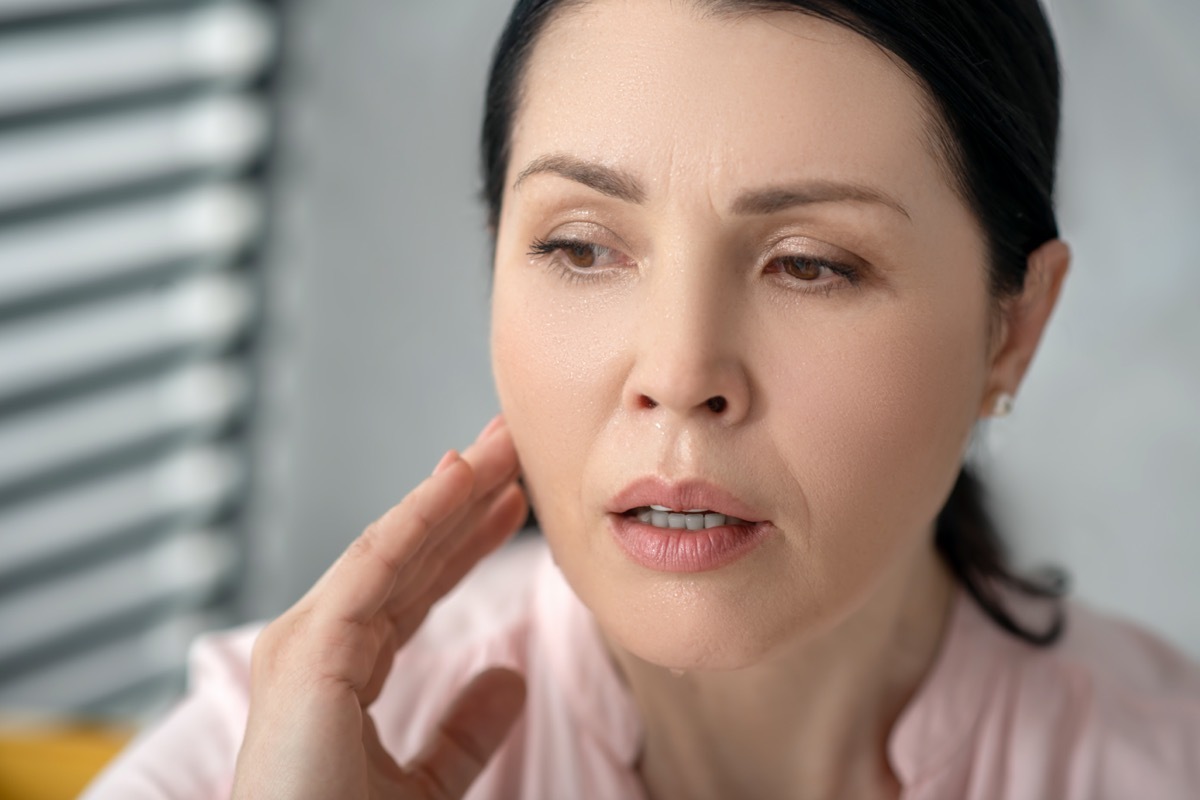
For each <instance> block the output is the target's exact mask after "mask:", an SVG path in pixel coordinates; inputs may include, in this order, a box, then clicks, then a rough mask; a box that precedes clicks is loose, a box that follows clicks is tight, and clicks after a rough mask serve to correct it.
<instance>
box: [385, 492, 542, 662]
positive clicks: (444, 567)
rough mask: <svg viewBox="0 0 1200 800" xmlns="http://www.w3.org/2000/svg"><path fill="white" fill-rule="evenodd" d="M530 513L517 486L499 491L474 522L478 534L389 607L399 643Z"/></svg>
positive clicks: (434, 564)
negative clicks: (435, 604)
mask: <svg viewBox="0 0 1200 800" xmlns="http://www.w3.org/2000/svg"><path fill="white" fill-rule="evenodd" d="M527 513H528V504H527V502H526V500H525V494H524V491H523V490H522V489H521V487H520V486H519V485H517V484H516V483H511V484H509V485H508V486H507V487H504V488H503V489H501V490H499V491H498V492H497V494H496V496H495V497H494V498H493V499H492V501H491V503H490V504H489V506H488V509H487V511H486V512H485V513H484V514H483V515H482V516H481V517H480V518H479V519H478V521H477V522H476V523H475V524H476V525H477V527H478V533H477V534H476V535H474V536H471V537H467V538H464V539H463V540H462V541H461V542H460V543H459V545H458V547H456V548H454V549H453V550H447V552H445V553H444V554H438V556H437V558H436V559H431V561H430V562H429V565H428V567H429V568H428V569H427V570H425V572H423V573H422V574H420V575H418V576H414V577H413V579H412V580H413V587H412V591H411V592H406V593H404V594H403V595H397V597H395V598H394V599H393V601H392V602H390V603H389V604H388V614H389V616H390V617H391V620H392V625H393V627H394V630H395V633H396V638H397V640H398V641H401V642H404V641H407V640H408V638H409V637H410V636H412V634H413V633H414V632H415V631H416V629H417V628H418V627H420V625H421V623H422V622H423V621H424V620H425V617H426V615H427V614H428V613H429V610H430V609H431V608H432V607H433V605H434V603H436V602H437V601H438V600H440V599H441V598H442V597H444V596H445V595H446V594H448V593H449V592H450V591H451V590H452V589H453V588H454V587H455V586H457V585H458V584H459V582H460V581H462V579H463V577H464V576H465V575H466V574H467V573H468V572H469V571H470V570H471V569H472V568H473V567H474V566H475V565H476V564H478V563H479V562H480V561H481V560H482V559H483V558H485V557H486V556H487V555H488V554H489V553H491V552H493V551H494V550H496V549H497V548H499V547H500V546H501V545H503V544H504V542H506V541H507V540H508V539H509V538H511V537H512V535H513V533H514V532H516V530H517V529H518V528H520V526H521V523H523V522H524V521H525V517H526V515H527Z"/></svg>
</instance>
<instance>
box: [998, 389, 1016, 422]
mask: <svg viewBox="0 0 1200 800" xmlns="http://www.w3.org/2000/svg"><path fill="white" fill-rule="evenodd" d="M1015 402H1016V399H1015V398H1014V397H1013V396H1012V395H1011V394H1009V393H1008V392H1001V393H1000V395H999V396H998V397H997V398H996V402H995V404H994V405H993V406H992V416H993V417H1007V416H1008V415H1009V414H1011V413H1012V410H1013V405H1014V404H1015Z"/></svg>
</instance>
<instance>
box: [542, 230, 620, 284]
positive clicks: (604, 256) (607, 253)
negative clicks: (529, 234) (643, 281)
mask: <svg viewBox="0 0 1200 800" xmlns="http://www.w3.org/2000/svg"><path fill="white" fill-rule="evenodd" d="M529 255H530V256H534V257H543V258H544V257H549V258H550V259H551V263H552V264H554V265H555V266H557V267H558V268H559V269H560V270H561V271H562V272H564V273H565V274H566V275H567V276H568V277H574V278H585V277H586V278H591V277H595V276H596V273H599V272H602V271H603V270H604V269H605V268H607V267H613V266H617V265H619V264H620V263H621V258H622V256H621V254H620V253H619V252H618V251H616V250H614V249H612V248H611V247H604V246H603V245H599V244H596V243H595V242H587V241H583V240H582V239H546V240H543V239H538V240H536V241H535V242H534V243H533V245H532V246H531V247H530V249H529Z"/></svg>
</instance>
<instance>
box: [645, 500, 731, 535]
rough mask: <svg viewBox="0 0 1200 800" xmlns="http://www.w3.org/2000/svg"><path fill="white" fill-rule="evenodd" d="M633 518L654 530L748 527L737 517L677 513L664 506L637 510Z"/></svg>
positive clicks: (703, 512) (700, 512) (696, 512)
mask: <svg viewBox="0 0 1200 800" xmlns="http://www.w3.org/2000/svg"><path fill="white" fill-rule="evenodd" d="M635 516H636V517H637V519H638V522H641V523H643V524H646V525H653V526H654V527H655V528H667V529H670V530H689V531H699V530H703V529H705V528H719V527H721V526H722V525H748V524H749V523H748V522H746V521H745V520H743V519H738V518H737V517H731V516H726V515H725V514H716V513H713V512H712V511H704V510H703V509H700V510H697V511H687V512H679V511H672V510H671V509H669V508H666V507H664V506H650V507H648V508H646V507H643V508H639V509H637V511H636V513H635Z"/></svg>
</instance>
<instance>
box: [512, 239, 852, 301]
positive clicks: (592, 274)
mask: <svg viewBox="0 0 1200 800" xmlns="http://www.w3.org/2000/svg"><path fill="white" fill-rule="evenodd" d="M569 248H591V249H593V250H597V251H608V250H610V249H611V248H607V247H603V246H601V245H598V244H596V243H594V242H588V241H585V240H583V239H535V240H534V242H533V244H532V245H531V246H530V248H529V255H530V256H531V257H533V258H541V259H548V260H549V262H550V266H551V267H552V268H553V269H554V271H555V272H557V273H558V274H559V275H561V276H562V277H564V278H566V279H567V280H568V281H569V282H571V283H589V282H591V281H595V280H599V279H600V278H601V277H602V275H603V271H602V270H595V271H585V270H582V269H580V268H578V267H572V266H570V265H569V264H567V263H565V261H564V260H563V259H562V258H548V257H550V256H553V255H555V254H557V253H560V252H562V251H563V250H567V249H569ZM781 261H782V262H792V263H807V264H812V265H814V266H816V267H819V268H822V269H827V270H829V271H830V272H832V273H833V274H835V275H837V276H838V277H839V278H841V279H842V281H843V282H842V283H838V284H835V283H824V284H821V285H819V286H804V285H803V284H804V282H803V281H800V280H799V279H793V281H792V282H794V283H798V284H799V287H798V288H797V289H796V291H800V292H803V293H805V294H821V295H824V296H826V297H828V296H829V295H831V294H833V292H835V291H837V290H838V289H840V288H846V287H856V286H858V285H859V283H860V282H861V280H862V274H861V272H860V271H859V270H858V269H856V268H854V267H852V266H850V265H848V264H841V263H838V262H836V261H830V260H828V259H824V258H816V257H813V256H803V255H797V256H781V257H779V258H775V259H772V260H771V263H772V264H775V263H776V262H781ZM780 271H782V270H780Z"/></svg>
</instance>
